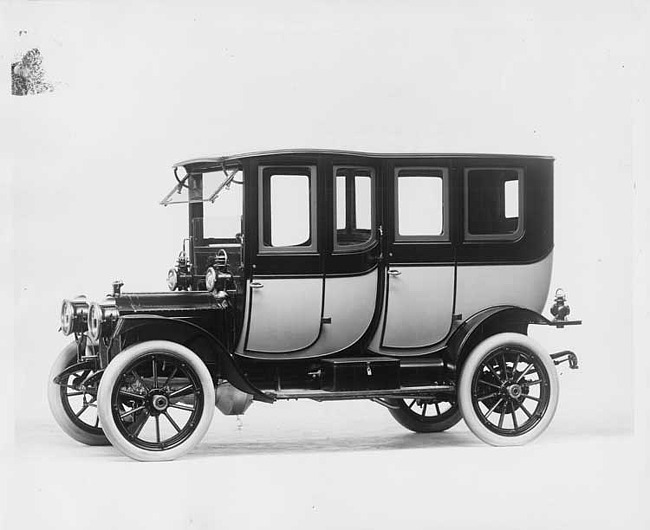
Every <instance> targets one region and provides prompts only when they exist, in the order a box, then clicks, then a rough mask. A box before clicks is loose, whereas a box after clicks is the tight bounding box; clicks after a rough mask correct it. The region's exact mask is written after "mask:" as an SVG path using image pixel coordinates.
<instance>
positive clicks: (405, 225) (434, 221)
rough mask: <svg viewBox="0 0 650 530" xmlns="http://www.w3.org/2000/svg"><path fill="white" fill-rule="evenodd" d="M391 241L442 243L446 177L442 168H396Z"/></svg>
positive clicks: (444, 226)
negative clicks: (394, 209) (439, 240)
mask: <svg viewBox="0 0 650 530" xmlns="http://www.w3.org/2000/svg"><path fill="white" fill-rule="evenodd" d="M395 171H396V178H395V195H396V210H397V211H396V215H395V239H396V240H397V241H399V240H436V239H446V238H447V236H446V233H447V231H446V222H447V219H446V215H445V202H446V175H447V170H446V169H443V168H397V169H396V170H395Z"/></svg>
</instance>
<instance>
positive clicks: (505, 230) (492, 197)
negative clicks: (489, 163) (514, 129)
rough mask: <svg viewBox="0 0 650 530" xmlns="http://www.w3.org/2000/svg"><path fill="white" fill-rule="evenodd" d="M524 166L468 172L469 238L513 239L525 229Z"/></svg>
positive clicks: (466, 202) (467, 211)
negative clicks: (523, 221)
mask: <svg viewBox="0 0 650 530" xmlns="http://www.w3.org/2000/svg"><path fill="white" fill-rule="evenodd" d="M522 175H523V170H521V169H510V168H505V169H504V168H476V169H467V170H466V171H465V188H466V192H465V196H466V199H465V208H466V215H465V219H466V223H465V225H466V226H465V235H466V237H467V238H468V239H512V238H515V237H518V236H519V235H520V233H521V231H522V230H523V223H522V217H523V212H522V206H523V205H522V201H521V198H522V191H523V189H522V185H523V184H522Z"/></svg>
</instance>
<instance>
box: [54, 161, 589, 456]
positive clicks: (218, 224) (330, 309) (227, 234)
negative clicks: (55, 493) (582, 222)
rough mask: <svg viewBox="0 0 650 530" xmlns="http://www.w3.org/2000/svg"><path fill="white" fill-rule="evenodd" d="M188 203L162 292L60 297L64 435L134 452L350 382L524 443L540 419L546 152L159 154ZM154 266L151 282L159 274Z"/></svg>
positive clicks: (434, 428) (340, 390)
mask: <svg viewBox="0 0 650 530" xmlns="http://www.w3.org/2000/svg"><path fill="white" fill-rule="evenodd" d="M173 174H174V178H175V182H174V187H173V189H172V190H171V191H170V192H169V193H168V194H167V195H166V196H165V197H164V198H163V200H162V201H161V204H163V205H165V206H167V205H171V204H177V203H181V204H187V208H188V235H187V238H186V239H184V240H183V241H182V242H179V247H180V248H182V250H181V251H180V253H179V255H178V257H177V260H176V263H175V266H174V267H173V268H172V269H170V270H169V272H168V274H167V278H166V281H167V287H168V288H169V291H164V292H155V293H138V292H122V286H123V284H122V282H121V281H115V282H114V283H113V288H112V293H111V294H110V295H107V296H106V298H105V299H104V300H101V301H98V302H91V301H89V300H87V299H86V298H85V297H84V296H79V297H76V298H73V299H68V300H64V301H63V304H62V307H61V313H60V318H61V331H62V332H63V333H64V334H65V335H69V336H71V337H73V338H74V341H72V342H71V343H70V344H69V345H68V346H67V347H66V348H65V349H64V350H63V351H62V352H61V354H60V355H59V357H58V358H57V359H56V361H55V362H54V366H53V368H52V371H51V375H50V379H49V390H48V396H49V403H50V408H51V410H52V413H53V415H54V418H55V419H56V421H57V423H58V424H59V425H60V426H61V428H62V429H63V430H64V431H65V432H66V433H67V434H69V435H70V436H71V437H72V438H74V439H75V440H77V441H79V442H82V443H85V444H90V445H102V444H112V445H113V446H115V447H116V448H117V449H119V450H120V451H121V452H122V453H124V454H125V455H127V456H129V457H131V458H134V459H137V460H153V461H155V460H171V459H174V458H177V457H179V456H181V455H184V454H185V453H187V452H188V451H190V450H191V449H192V448H194V447H195V446H196V444H197V443H198V442H199V441H200V440H201V439H202V437H203V436H204V435H205V433H206V431H207V430H208V428H209V425H210V421H211V419H212V415H213V412H214V406H216V408H218V409H219V410H220V411H221V412H222V413H223V414H228V415H241V414H244V413H245V411H246V410H247V409H248V407H249V406H250V405H251V404H252V402H254V401H257V402H264V403H273V402H274V401H276V400H286V399H312V400H316V401H330V400H351V399H366V400H371V401H374V402H375V403H377V404H379V405H381V406H383V407H386V408H387V409H388V411H389V412H390V414H391V415H392V416H393V418H395V420H397V421H398V422H399V423H400V424H401V425H403V426H404V427H405V428H407V429H410V430H411V431H415V432H418V433H437V432H442V431H445V430H446V429H449V428H450V427H452V426H453V425H455V424H456V423H458V422H459V421H460V420H461V418H462V419H463V420H464V421H465V422H466V424H467V426H468V427H469V429H470V430H471V431H472V432H473V433H474V434H475V435H476V436H478V437H479V438H480V439H481V440H483V441H485V442H487V443H489V444H492V445H498V446H503V445H520V444H523V443H526V442H529V441H531V440H533V439H534V438H536V437H537V436H539V435H540V434H541V433H542V432H543V431H544V430H545V429H546V428H547V427H548V425H549V423H550V421H551V419H552V418H553V415H554V414H555V411H556V407H557V403H558V385H559V382H558V374H557V369H556V365H558V364H560V363H562V362H568V364H569V366H570V367H571V368H577V365H578V363H577V357H576V355H575V354H574V353H573V352H572V351H569V350H566V351H560V352H556V353H552V354H549V353H548V352H547V351H546V350H545V349H544V348H543V347H542V346H540V345H539V344H538V343H536V342H535V341H533V340H532V339H531V338H530V337H529V336H528V329H529V326H531V325H541V326H554V327H556V328H563V327H565V326H570V325H575V324H579V323H580V321H579V320H570V319H569V306H568V305H567V303H566V296H565V294H564V292H563V291H562V290H561V289H558V290H557V291H556V292H555V296H554V301H553V302H552V303H553V305H552V307H551V308H550V315H549V316H548V317H545V316H543V315H542V311H543V308H544V305H545V304H546V300H547V297H548V295H549V288H550V279H551V269H552V260H553V159H552V158H551V157H542V156H515V155H469V154H458V155H451V154H374V153H361V152H350V151H325V150H283V151H269V152H258V153H249V154H242V155H234V156H220V157H207V158H198V159H194V160H187V161H184V162H179V163H178V164H176V165H175V166H173ZM161 283H162V282H161Z"/></svg>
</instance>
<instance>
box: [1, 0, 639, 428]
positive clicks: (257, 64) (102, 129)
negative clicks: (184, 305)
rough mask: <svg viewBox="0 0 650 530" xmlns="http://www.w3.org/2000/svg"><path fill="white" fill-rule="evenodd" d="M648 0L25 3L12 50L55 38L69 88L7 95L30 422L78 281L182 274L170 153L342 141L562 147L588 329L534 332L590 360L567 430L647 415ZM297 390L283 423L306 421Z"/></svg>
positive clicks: (565, 238)
mask: <svg viewBox="0 0 650 530" xmlns="http://www.w3.org/2000/svg"><path fill="white" fill-rule="evenodd" d="M647 7H648V5H647V3H644V2H634V1H630V2H575V3H565V2H540V3H539V4H537V5H536V6H528V5H527V6H524V5H520V4H519V3H515V2H512V3H509V2H504V3H500V4H499V5H498V6H497V5H495V4H494V3H480V2H467V3H464V4H463V6H462V8H461V7H453V6H452V5H451V4H448V5H447V4H442V3H437V4H430V3H425V2H409V3H398V2H394V3H393V2H372V3H371V2H351V3H331V2H324V1H323V2H315V3H312V4H310V5H309V6H307V4H306V3H301V2H280V3H278V2H273V3H266V4H265V3H261V2H259V3H252V4H251V3H247V4H246V5H242V6H237V7H235V6H234V4H232V3H221V4H214V5H213V4H210V5H198V4H193V5H192V6H187V5H182V6H181V5H179V6H173V5H172V4H171V3H165V2H162V3H153V2H148V3H146V4H145V5H139V6H138V5H132V4H127V3H123V4H117V3H104V4H102V5H98V4H96V3H92V2H72V3H58V2H52V3H48V2H38V3H33V4H32V3H28V4H26V5H24V6H22V7H21V8H20V9H17V8H16V9H14V10H11V11H8V13H9V14H10V15H11V18H10V20H9V22H7V21H5V23H4V29H5V30H6V31H5V34H6V35H8V36H10V38H11V39H13V40H12V41H11V42H10V43H9V44H10V47H8V48H7V49H9V50H11V51H10V52H8V53H5V54H4V57H5V59H7V58H9V59H11V57H9V56H11V55H12V54H13V52H14V51H18V50H23V49H27V48H29V47H31V46H38V47H39V48H40V49H41V51H42V53H43V55H44V58H45V62H44V66H45V68H46V69H47V71H48V73H49V77H50V80H51V81H53V82H54V83H55V86H56V89H55V92H54V93H52V94H44V95H40V96H36V97H22V98H12V99H11V102H10V106H9V107H7V112H8V113H9V114H8V115H9V123H11V129H10V133H11V134H10V135H8V137H7V140H8V141H9V144H8V145H9V146H10V147H9V154H10V157H9V164H8V165H9V167H10V172H11V176H12V187H13V189H12V190H11V193H12V197H13V200H12V206H13V210H12V211H11V212H10V214H11V217H12V219H13V233H14V238H13V245H14V249H13V256H12V260H13V264H14V267H15V281H14V293H13V296H14V314H13V318H14V320H15V324H14V330H13V331H14V346H13V351H12V352H10V354H11V353H13V357H14V363H15V379H14V385H15V396H16V417H17V419H18V420H22V419H25V418H27V419H29V418H37V417H46V416H47V415H48V414H49V412H48V411H47V405H46V398H45V381H46V376H47V373H48V371H49V368H50V364H51V362H52V360H53V359H54V357H55V355H56V354H57V353H58V351H59V350H60V349H61V348H62V347H63V346H64V345H65V344H66V342H67V339H66V338H64V337H63V336H62V335H61V334H59V333H57V328H58V309H59V304H60V301H61V299H63V298H65V297H70V296H74V295H76V294H79V293H87V294H89V295H90V296H91V297H100V296H102V295H103V294H105V293H106V292H108V291H109V290H110V282H111V281H112V280H113V279H115V278H121V279H123V280H124V281H125V284H126V286H125V289H128V290H145V291H146V290H163V289H165V288H166V287H165V282H164V280H165V274H166V270H167V268H168V267H169V266H170V265H171V264H172V263H173V261H174V258H175V256H176V254H177V252H178V250H179V247H180V242H181V239H182V237H183V234H184V233H185V230H186V222H185V211H184V208H183V207H178V206H176V207H169V208H162V207H160V206H158V200H159V199H160V198H161V197H162V195H163V194H164V193H165V192H166V191H167V190H168V189H169V188H170V187H171V185H172V183H173V177H172V174H171V171H170V166H171V164H172V163H173V162H175V161H178V160H182V159H185V158H189V157H192V156H195V155H202V154H207V155H216V154H225V153H232V152H244V151H249V150H257V149H270V148H289V147H319V148H320V147H324V148H344V149H357V150H369V151H392V152H395V151H433V152H436V151H437V152H505V153H522V154H550V155H553V156H555V157H556V159H557V161H556V166H555V175H556V176H555V190H556V191H555V197H556V202H555V211H556V218H555V219H556V231H555V240H556V248H555V270H554V277H553V281H552V285H553V286H562V287H564V288H565V289H566V290H567V291H568V294H569V301H570V303H571V305H572V307H573V314H574V316H575V317H577V318H582V319H584V321H585V325H584V326H582V327H579V328H571V329H566V330H563V331H561V330H558V331H555V330H542V332H540V333H537V334H536V336H537V338H539V339H540V340H542V341H543V342H544V343H545V344H546V345H547V346H548V347H549V349H565V348H570V349H574V350H575V351H576V352H577V353H578V355H579V357H580V361H581V370H580V371H578V372H571V373H567V374H565V376H564V377H563V378H562V384H563V395H562V396H561V399H560V409H559V411H558V415H557V417H556V425H555V427H554V429H556V431H558V432H559V431H575V432H586V431H590V432H594V431H612V432H613V431H620V430H622V429H631V428H632V425H633V391H632V388H633V384H634V377H633V365H632V359H633V344H632V317H633V315H632V298H633V288H634V284H633V278H634V277H633V272H634V271H633V263H634V258H635V257H634V256H633V245H632V243H633V238H634V230H636V228H635V227H634V212H633V208H632V205H633V197H634V194H635V191H634V190H635V188H634V182H635V179H636V181H637V182H638V180H639V178H640V171H641V170H642V163H643V160H644V159H643V156H642V155H640V153H641V152H642V151H644V150H646V149H647V145H644V144H642V138H643V135H644V134H646V128H645V127H646V125H645V124H646V122H645V121H644V119H643V116H644V115H643V113H644V112H645V108H646V107H645V106H644V105H646V104H647V94H646V93H645V92H644V91H643V90H642V82H643V81H644V79H645V77H644V76H645V75H646V74H647V70H644V67H646V65H647V59H648V52H647V50H648V42H647V37H646V34H645V33H644V32H647V22H648V17H647ZM20 29H24V30H27V31H28V33H27V35H23V36H22V37H18V30H20ZM3 64H4V65H5V66H6V65H7V64H8V61H6V60H5V61H4V62H3ZM5 66H3V68H5ZM5 69H7V70H8V68H5ZM7 88H8V87H7ZM5 92H6V91H5ZM7 189H11V188H5V191H6V190H7ZM637 204H639V203H638V202H637ZM641 206H643V204H642V203H641ZM640 239H641V238H639V236H638V234H637V242H638V240H640ZM564 371H565V372H568V370H564ZM294 407H296V408H295V409H294V410H295V412H294V414H295V416H291V415H289V416H287V420H286V421H296V422H305V421H309V415H308V414H306V413H305V414H304V415H303V416H302V417H301V412H300V411H301V410H303V409H301V408H300V405H299V404H298V405H294ZM292 418H295V420H294V419H292ZM386 421H389V419H388V418H387V420H386ZM305 428H308V427H307V426H305ZM333 428H335V426H333Z"/></svg>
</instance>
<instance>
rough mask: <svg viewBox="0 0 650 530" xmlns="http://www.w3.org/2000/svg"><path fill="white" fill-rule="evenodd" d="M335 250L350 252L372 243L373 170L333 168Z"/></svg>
mask: <svg viewBox="0 0 650 530" xmlns="http://www.w3.org/2000/svg"><path fill="white" fill-rule="evenodd" d="M334 175H335V186H336V201H335V207H334V209H335V212H334V215H335V219H336V230H335V234H334V247H335V248H336V249H339V250H341V249H343V250H347V249H351V248H357V247H360V246H366V245H368V244H369V243H371V242H372V241H374V239H375V230H374V226H373V225H374V223H373V220H374V215H375V214H374V208H375V205H374V202H375V201H374V196H375V195H374V171H373V170H372V168H359V167H335V168H334Z"/></svg>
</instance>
